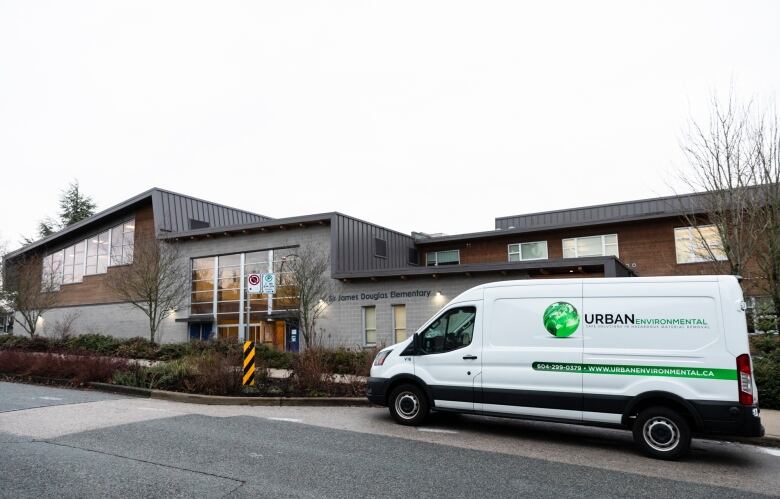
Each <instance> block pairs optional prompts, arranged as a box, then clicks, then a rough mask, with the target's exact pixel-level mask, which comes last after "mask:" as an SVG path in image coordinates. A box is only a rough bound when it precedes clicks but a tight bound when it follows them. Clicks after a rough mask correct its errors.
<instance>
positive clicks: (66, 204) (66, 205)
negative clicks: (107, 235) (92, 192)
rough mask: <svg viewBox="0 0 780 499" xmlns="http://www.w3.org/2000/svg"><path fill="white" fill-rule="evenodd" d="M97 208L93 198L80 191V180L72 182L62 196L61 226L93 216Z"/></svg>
mask: <svg viewBox="0 0 780 499" xmlns="http://www.w3.org/2000/svg"><path fill="white" fill-rule="evenodd" d="M95 208H96V205H95V202H94V201H92V198H91V197H89V196H86V195H83V194H81V192H79V181H78V180H76V181H74V182H71V184H70V186H69V187H68V189H67V190H65V191H63V192H62V195H61V196H60V227H61V228H65V227H67V226H69V225H73V224H75V223H76V222H80V221H81V220H84V219H85V218H87V217H90V216H92V215H93V214H94V213H95Z"/></svg>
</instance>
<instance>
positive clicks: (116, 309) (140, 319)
mask: <svg viewBox="0 0 780 499" xmlns="http://www.w3.org/2000/svg"><path fill="white" fill-rule="evenodd" d="M69 315H75V317H76V318H75V319H74V321H73V334H74V335H80V334H105V335H109V336H114V337H116V338H134V337H137V336H140V337H142V338H146V339H149V319H148V317H147V316H146V315H145V314H144V313H143V312H142V311H141V310H139V309H137V308H136V307H134V306H132V305H130V304H126V303H114V304H106V305H87V306H81V307H62V308H55V309H52V310H50V311H48V312H46V313H45V314H43V316H42V319H41V320H40V323H39V325H38V331H37V332H36V334H40V335H41V336H47V337H53V336H55V335H56V332H57V323H58V322H63V321H65V320H66V319H67V317H68V316H69ZM175 319H176V316H175V315H173V316H170V317H168V318H166V319H165V320H164V321H163V322H162V324H160V329H159V330H158V332H157V337H156V338H155V339H156V341H157V342H158V343H179V342H182V341H185V340H186V339H187V324H186V323H182V322H176V321H175ZM14 333H15V334H26V332H25V331H24V330H23V329H22V327H21V326H19V324H16V325H15V326H14Z"/></svg>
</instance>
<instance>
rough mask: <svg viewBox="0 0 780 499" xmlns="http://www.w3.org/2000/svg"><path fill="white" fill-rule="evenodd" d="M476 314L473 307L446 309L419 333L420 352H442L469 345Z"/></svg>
mask: <svg viewBox="0 0 780 499" xmlns="http://www.w3.org/2000/svg"><path fill="white" fill-rule="evenodd" d="M476 316H477V309H476V308H475V307H459V308H453V309H451V310H448V311H447V312H446V313H444V315H442V316H441V317H439V318H438V319H436V320H435V321H434V322H433V323H432V324H431V325H430V326H428V327H427V328H426V329H425V331H423V332H422V333H420V334H421V335H422V336H421V338H420V339H421V341H420V349H421V350H422V353H423V354H424V355H426V354H432V353H444V352H450V351H452V350H457V349H459V348H463V347H465V346H468V345H470V344H471V338H472V337H473V336H474V319H475V317H476Z"/></svg>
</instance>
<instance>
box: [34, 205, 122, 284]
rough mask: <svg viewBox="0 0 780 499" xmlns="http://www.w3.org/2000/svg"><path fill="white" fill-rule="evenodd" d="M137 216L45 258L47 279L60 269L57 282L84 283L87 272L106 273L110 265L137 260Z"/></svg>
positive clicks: (45, 276)
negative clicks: (135, 237) (134, 242)
mask: <svg viewBox="0 0 780 499" xmlns="http://www.w3.org/2000/svg"><path fill="white" fill-rule="evenodd" d="M134 234H135V219H131V220H128V221H127V222H124V223H121V224H119V225H116V226H114V227H112V228H110V229H108V230H106V231H104V232H101V233H99V234H95V235H93V236H91V237H89V238H87V239H84V240H82V241H79V242H77V243H76V244H74V245H72V246H69V247H67V248H65V249H64V250H60V251H57V252H55V253H52V254H50V255H47V256H46V257H45V258H44V268H43V278H44V280H46V279H50V278H51V277H52V275H53V274H52V272H51V271H52V270H53V269H55V268H56V269H57V279H58V281H57V284H58V285H59V284H71V283H75V282H81V281H83V280H84V276H85V275H95V274H105V273H106V270H107V269H108V267H109V266H112V265H124V264H128V263H132V262H133V240H134Z"/></svg>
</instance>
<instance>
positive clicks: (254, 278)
mask: <svg viewBox="0 0 780 499" xmlns="http://www.w3.org/2000/svg"><path fill="white" fill-rule="evenodd" d="M248 281H249V284H251V285H252V286H257V285H258V284H260V276H259V275H257V274H249V277H248Z"/></svg>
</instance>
